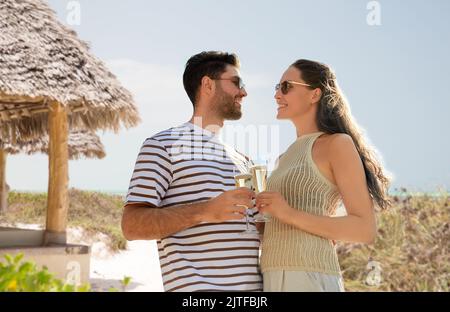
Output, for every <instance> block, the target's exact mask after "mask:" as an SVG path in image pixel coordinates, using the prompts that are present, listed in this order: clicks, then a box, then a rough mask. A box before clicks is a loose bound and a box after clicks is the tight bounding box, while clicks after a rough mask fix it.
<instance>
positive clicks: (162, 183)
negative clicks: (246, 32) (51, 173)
mask: <svg viewBox="0 0 450 312" xmlns="http://www.w3.org/2000/svg"><path fill="white" fill-rule="evenodd" d="M183 83H184V88H185V90H186V92H187V94H188V96H189V99H190V100H191V102H192V103H193V105H194V114H193V117H192V119H191V120H190V121H189V122H187V123H185V124H183V125H181V126H178V127H174V128H171V129H168V130H165V131H162V132H160V133H158V134H156V135H154V136H152V137H150V138H148V139H146V140H145V142H144V144H143V146H142V148H141V150H140V153H139V155H138V158H137V161H136V165H135V169H134V172H133V175H132V178H131V182H130V188H129V191H128V195H127V199H126V204H125V209H124V213H123V218H122V229H123V233H124V235H125V237H126V238H127V239H128V240H151V239H156V240H157V245H158V251H159V258H160V264H161V271H162V278H163V282H164V289H165V291H262V290H264V291H343V290H344V286H343V281H342V277H341V271H340V268H339V263H338V259H337V254H336V250H335V247H334V241H347V242H362V243H371V242H372V241H373V240H374V238H375V235H376V223H375V215H374V205H378V206H379V207H380V208H382V209H384V208H387V207H388V205H389V201H388V197H387V186H388V179H387V177H386V176H385V174H384V173H383V169H382V167H381V165H380V164H379V162H378V161H377V159H376V158H375V156H374V154H373V152H372V151H371V149H370V147H369V146H368V145H367V144H366V143H365V142H364V139H363V137H362V135H361V133H360V131H359V129H358V127H357V125H356V123H355V122H354V121H353V119H352V116H351V114H350V110H349V107H348V105H347V103H346V100H345V99H344V97H343V94H342V93H341V91H340V89H339V87H338V85H337V82H336V77H335V75H334V73H333V72H332V71H331V69H330V68H329V67H328V66H326V65H324V64H321V63H318V62H313V61H308V60H298V61H296V62H295V63H293V64H292V65H291V66H289V67H288V68H287V70H286V71H285V72H284V73H283V75H282V77H281V79H280V83H279V84H277V85H276V88H275V90H276V93H275V99H276V102H277V104H278V114H277V118H278V119H289V120H290V121H292V122H293V124H294V125H295V127H296V130H297V139H296V140H295V141H294V142H293V143H292V145H290V147H289V148H288V149H287V150H286V151H285V152H284V153H283V154H282V155H281V156H280V157H279V159H278V165H277V168H276V169H275V170H274V171H273V172H272V174H271V176H270V177H269V179H268V183H267V191H266V192H262V193H260V194H258V196H256V201H255V203H256V205H255V208H253V209H251V213H250V218H252V217H254V216H255V214H257V213H268V214H270V215H271V219H270V221H269V222H267V223H266V224H265V229H261V230H262V231H263V232H264V234H263V242H262V250H261V259H259V249H260V239H259V235H257V234H245V235H242V232H243V231H244V230H245V227H246V223H245V213H246V211H245V208H244V207H243V206H247V207H253V203H252V199H253V198H254V197H255V194H254V193H253V192H252V191H251V190H249V189H247V188H238V189H236V188H235V186H234V180H233V177H234V174H236V173H238V172H245V171H246V168H248V167H249V166H250V165H251V161H250V160H249V159H248V158H247V157H246V156H244V155H242V154H240V153H239V152H237V151H236V150H234V149H233V148H230V147H228V146H226V145H225V144H224V143H223V142H221V140H220V138H219V136H218V131H219V130H220V128H221V127H222V126H223V122H224V120H238V119H239V118H240V117H241V104H242V99H243V98H244V97H245V96H247V92H246V91H245V88H244V84H243V82H242V79H241V77H240V75H239V60H238V58H237V56H236V55H235V54H228V53H223V52H216V51H210V52H202V53H199V54H197V55H194V56H192V57H191V58H190V59H189V60H188V62H187V64H186V68H185V72H184V74H183ZM198 120H201V125H200V124H199V123H198ZM213 126H216V127H215V128H214V127H213ZM210 129H212V130H210ZM219 155H220V157H217V156H219ZM341 201H342V202H343V204H344V206H345V208H346V211H347V215H346V216H342V217H332V216H333V214H334V212H335V210H336V208H337V206H338V204H339V203H340V202H341ZM258 224H259V223H258ZM250 225H251V227H252V228H255V222H253V220H252V222H251V223H250ZM258 228H260V227H258ZM261 228H262V227H261ZM259 263H260V266H259ZM261 272H262V276H261Z"/></svg>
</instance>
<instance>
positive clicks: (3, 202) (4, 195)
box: [0, 149, 8, 213]
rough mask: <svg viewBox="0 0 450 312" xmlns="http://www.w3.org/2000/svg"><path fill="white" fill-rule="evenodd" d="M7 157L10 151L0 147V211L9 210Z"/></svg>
mask: <svg viewBox="0 0 450 312" xmlns="http://www.w3.org/2000/svg"><path fill="white" fill-rule="evenodd" d="M6 157H8V152H6V151H5V150H3V149H0V213H6V211H7V210H8V187H7V185H6Z"/></svg>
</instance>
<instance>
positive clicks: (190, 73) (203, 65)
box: [183, 51, 240, 107]
mask: <svg viewBox="0 0 450 312" xmlns="http://www.w3.org/2000/svg"><path fill="white" fill-rule="evenodd" d="M227 65H232V66H235V67H237V68H239V66H240V63H239V58H238V57H237V55H236V54H234V53H226V52H219V51H203V52H201V53H199V54H196V55H194V56H192V57H191V58H190V59H189V60H188V61H187V62H186V67H185V69H184V74H183V85H184V89H185V90H186V93H187V95H188V96H189V99H190V100H191V102H192V105H194V107H195V102H196V100H197V93H198V88H199V87H200V84H201V81H202V78H203V77H204V76H208V77H209V78H211V79H217V78H219V77H220V75H221V74H222V73H223V72H225V67H226V66H227Z"/></svg>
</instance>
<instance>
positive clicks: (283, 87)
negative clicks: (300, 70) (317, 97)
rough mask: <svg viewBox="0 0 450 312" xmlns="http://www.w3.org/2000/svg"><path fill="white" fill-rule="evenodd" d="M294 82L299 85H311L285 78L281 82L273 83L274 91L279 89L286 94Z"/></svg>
mask: <svg viewBox="0 0 450 312" xmlns="http://www.w3.org/2000/svg"><path fill="white" fill-rule="evenodd" d="M295 84H296V85H300V86H305V87H311V85H309V84H307V83H303V82H298V81H293V80H285V81H283V82H282V83H277V84H276V85H275V92H276V91H278V90H280V91H281V93H283V94H284V95H286V94H287V93H288V92H289V90H290V89H291V88H292V87H293V85H295Z"/></svg>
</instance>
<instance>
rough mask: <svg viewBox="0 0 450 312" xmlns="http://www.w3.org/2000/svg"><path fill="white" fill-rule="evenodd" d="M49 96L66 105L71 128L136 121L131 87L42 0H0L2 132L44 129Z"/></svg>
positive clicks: (18, 135)
mask: <svg viewBox="0 0 450 312" xmlns="http://www.w3.org/2000/svg"><path fill="white" fill-rule="evenodd" d="M52 101H57V102H59V103H61V104H62V105H63V106H64V107H65V108H66V110H67V112H68V114H69V115H68V116H69V117H68V119H69V128H70V129H72V128H79V129H89V130H92V131H95V130H97V129H111V130H114V131H118V130H119V129H120V126H121V125H122V126H124V127H127V128H128V127H132V126H135V125H136V124H137V123H138V122H139V115H138V111H137V108H136V107H135V105H134V102H133V98H132V96H131V94H130V93H129V91H127V90H126V89H125V88H123V87H122V86H121V85H120V83H119V81H118V80H117V78H116V77H115V76H114V75H113V74H112V73H111V72H110V71H109V70H108V69H107V68H106V66H105V64H104V63H103V62H102V61H100V60H99V59H97V58H96V57H94V56H93V55H92V54H90V52H89V47H88V45H87V43H85V42H83V41H81V40H80V39H78V38H77V34H76V33H75V32H74V31H72V30H70V29H69V28H67V27H66V26H64V25H63V24H62V23H60V22H59V21H58V20H57V17H56V14H55V12H54V11H53V10H51V9H50V7H49V6H48V5H47V4H46V3H45V2H44V1H43V0H1V1H0V137H3V138H7V139H10V140H12V141H15V140H16V139H22V140H25V139H28V138H36V137H38V136H41V135H44V134H46V133H47V125H48V124H47V121H48V110H49V103H51V102H52Z"/></svg>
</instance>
